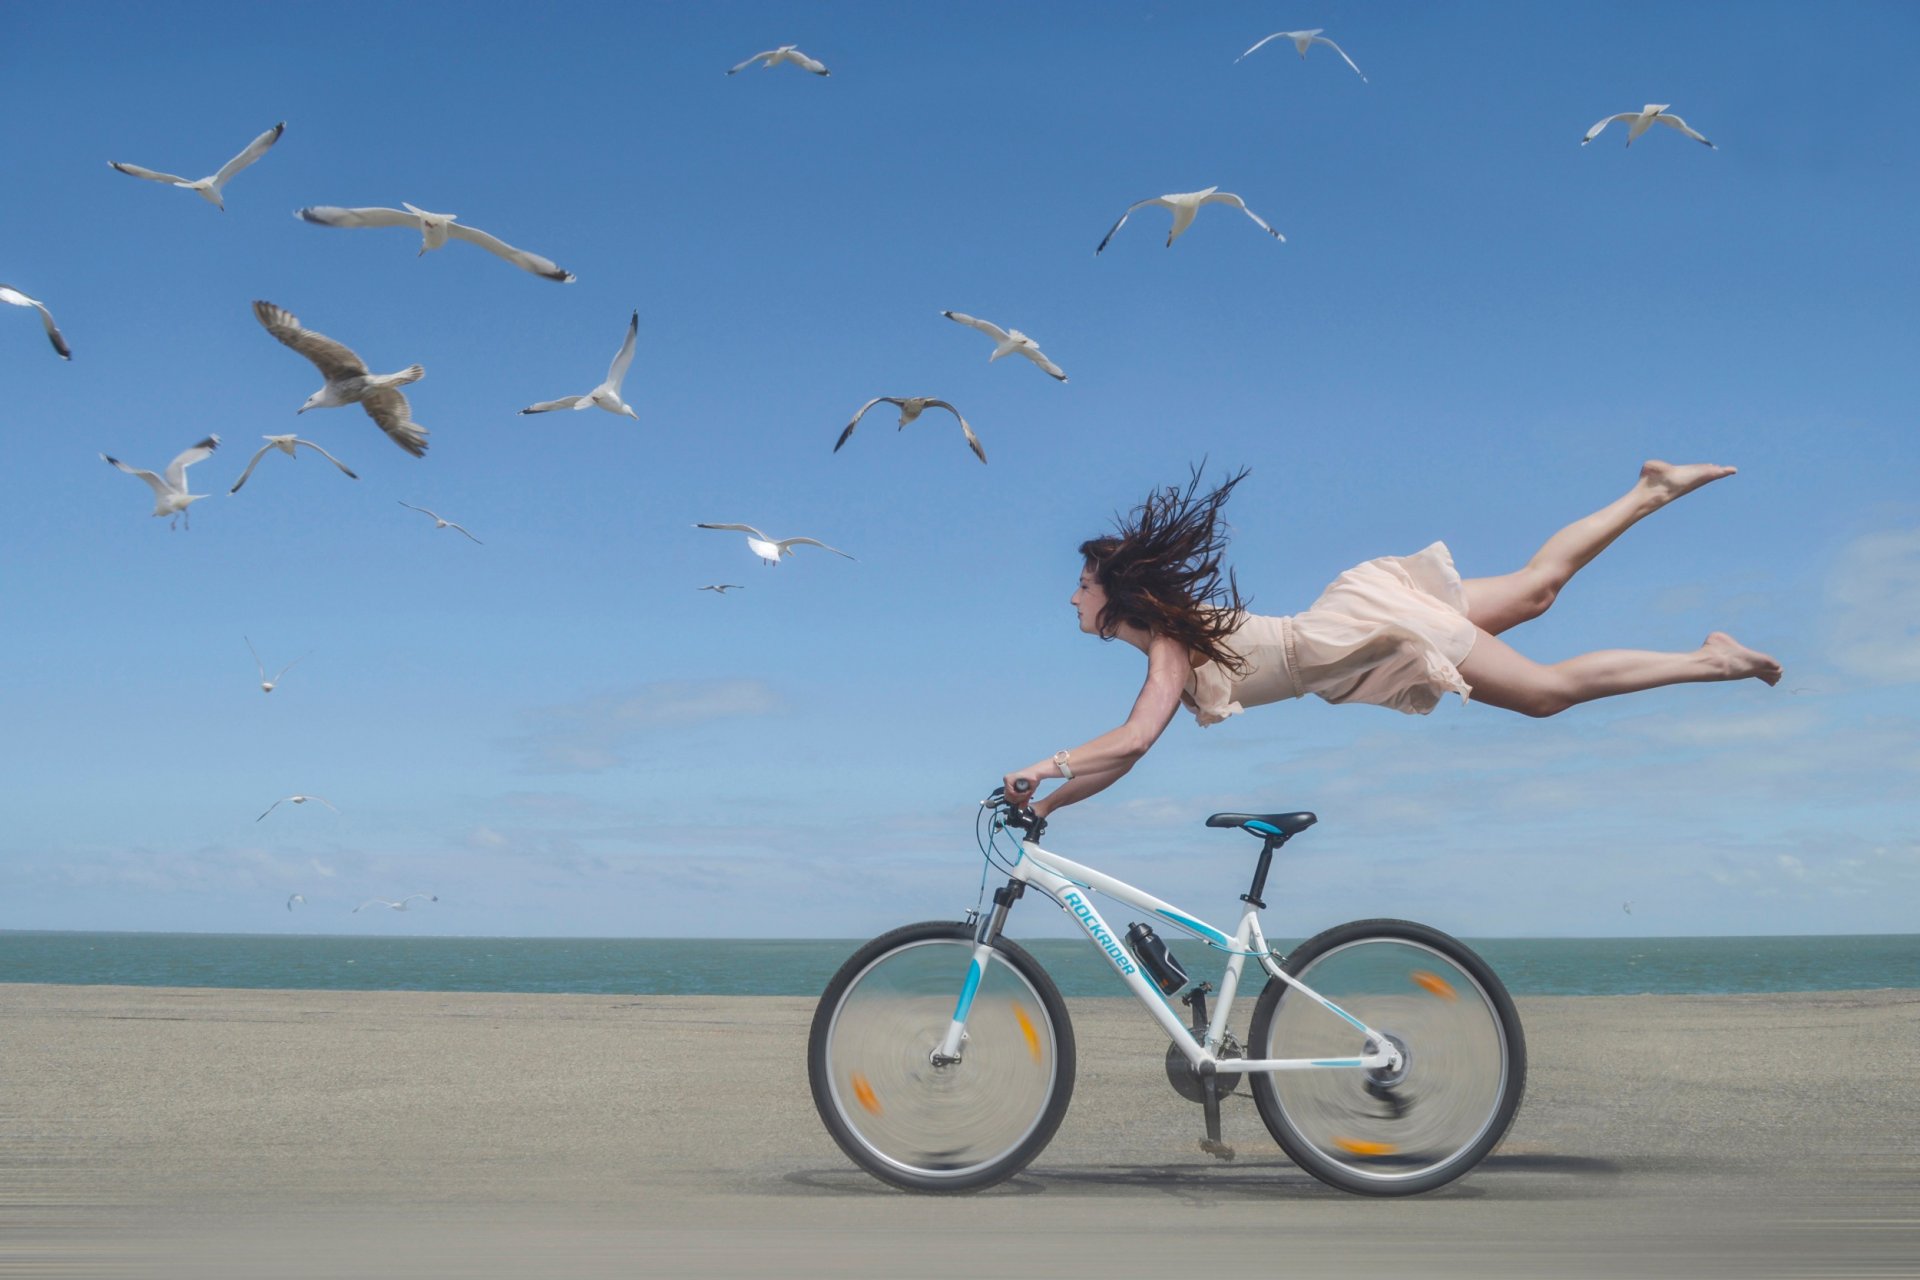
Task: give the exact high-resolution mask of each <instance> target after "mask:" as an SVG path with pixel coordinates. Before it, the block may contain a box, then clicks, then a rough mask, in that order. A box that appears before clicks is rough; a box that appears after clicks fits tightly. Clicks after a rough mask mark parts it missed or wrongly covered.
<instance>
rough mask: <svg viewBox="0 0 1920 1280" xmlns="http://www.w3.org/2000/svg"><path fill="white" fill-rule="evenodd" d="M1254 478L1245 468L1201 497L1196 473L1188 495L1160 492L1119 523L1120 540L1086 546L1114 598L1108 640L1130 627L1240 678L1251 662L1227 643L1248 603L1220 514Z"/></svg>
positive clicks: (1104, 618)
mask: <svg viewBox="0 0 1920 1280" xmlns="http://www.w3.org/2000/svg"><path fill="white" fill-rule="evenodd" d="M1201 465H1202V466H1204V465H1205V463H1202V464H1201ZM1246 478H1247V469H1246V468H1245V467H1242V468H1241V469H1240V470H1239V471H1236V472H1234V473H1233V474H1232V475H1230V476H1228V477H1227V478H1226V479H1225V480H1223V481H1222V482H1221V483H1220V484H1218V485H1216V486H1214V487H1213V488H1212V489H1210V490H1208V491H1207V492H1206V493H1201V492H1200V467H1195V468H1194V469H1193V475H1192V477H1191V478H1190V479H1189V480H1188V481H1187V485H1186V488H1185V489H1182V488H1181V487H1180V486H1179V485H1177V484H1173V485H1168V486H1167V487H1166V488H1164V489H1156V490H1155V491H1154V492H1153V493H1152V494H1150V495H1148V497H1147V500H1146V501H1145V502H1143V503H1141V504H1140V505H1139V506H1137V507H1135V508H1134V509H1133V510H1132V511H1130V512H1128V513H1127V514H1126V515H1125V516H1115V518H1114V525H1115V531H1114V533H1112V534H1109V535H1107V536H1105V537H1100V538H1090V539H1088V540H1087V541H1085V542H1083V543H1081V544H1080V554H1081V555H1082V556H1083V557H1085V559H1086V562H1087V569H1088V570H1089V571H1090V572H1091V573H1092V574H1093V576H1094V580H1095V581H1096V582H1098V583H1099V584H1100V587H1101V589H1102V590H1104V591H1105V592H1106V593H1107V606H1106V608H1104V609H1102V610H1101V611H1100V617H1099V630H1100V636H1101V638H1102V639H1105V640H1111V639H1113V637H1114V636H1115V635H1116V634H1117V633H1118V631H1119V629H1120V627H1121V625H1122V624H1123V623H1124V624H1130V625H1132V626H1136V627H1139V628H1141V629H1142V630H1144V631H1149V632H1152V633H1154V634H1156V635H1163V636H1171V637H1173V638H1174V639H1175V640H1178V641H1179V642H1180V643H1181V644H1184V645H1185V646H1186V647H1187V648H1188V649H1189V650H1191V651H1192V652H1194V653H1198V654H1202V655H1204V656H1205V657H1207V658H1210V659H1211V660H1213V661H1215V662H1218V663H1220V664H1221V665H1222V666H1224V667H1226V668H1227V669H1228V670H1230V671H1232V672H1234V673H1235V674H1236V675H1238V674H1240V673H1241V672H1242V671H1243V670H1244V668H1245V663H1244V661H1243V660H1242V659H1241V658H1240V657H1239V656H1238V655H1236V654H1234V653H1233V652H1231V651H1230V650H1228V649H1227V648H1226V646H1225V644H1224V641H1225V640H1226V638H1227V637H1228V636H1230V635H1232V634H1233V632H1234V630H1235V629H1236V628H1238V627H1239V625H1240V622H1241V619H1242V618H1243V617H1244V616H1245V614H1246V611H1247V602H1246V601H1245V600H1244V599H1242V598H1241V596H1240V587H1239V584H1238V583H1236V582H1235V581H1234V577H1233V570H1231V569H1228V570H1227V571H1226V573H1225V576H1224V578H1223V577H1222V574H1221V568H1220V561H1221V557H1222V556H1223V555H1224V554H1225V553H1226V549H1227V526H1226V521H1224V520H1222V519H1221V517H1220V509H1221V508H1222V507H1224V506H1225V505H1226V502H1227V498H1228V497H1229V496H1231V495H1232V493H1233V488H1234V486H1235V485H1237V484H1239V483H1240V482H1241V481H1242V480H1244V479H1246Z"/></svg>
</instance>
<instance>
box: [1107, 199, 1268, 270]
mask: <svg viewBox="0 0 1920 1280" xmlns="http://www.w3.org/2000/svg"><path fill="white" fill-rule="evenodd" d="M1150 204H1157V205H1163V206H1165V207H1166V208H1168V209H1171V210H1173V229H1172V230H1171V231H1169V232H1167V247H1168V248H1172V247H1173V242H1174V241H1175V240H1178V239H1179V238H1180V236H1181V234H1182V233H1183V232H1185V231H1186V229H1187V228H1188V227H1190V226H1192V225H1193V215H1194V214H1196V213H1198V212H1200V206H1201V205H1203V204H1230V205H1232V206H1233V207H1234V208H1236V209H1238V210H1239V211H1240V212H1242V213H1244V214H1246V215H1247V216H1248V217H1249V218H1252V219H1253V221H1254V224H1255V225H1256V226H1258V227H1259V228H1260V229H1261V230H1262V231H1264V232H1266V233H1267V234H1268V235H1270V236H1272V237H1273V238H1274V239H1275V240H1278V241H1280V242H1282V243H1285V242H1286V239H1287V238H1286V237H1285V236H1283V235H1281V234H1280V233H1279V232H1278V231H1275V230H1274V229H1273V228H1272V227H1270V226H1268V225H1267V224H1266V223H1265V222H1263V221H1261V218H1260V215H1259V214H1257V213H1255V212H1254V211H1253V210H1251V209H1249V208H1247V202H1246V201H1245V200H1242V199H1241V198H1240V197H1239V196H1236V195H1234V194H1233V193H1232V192H1231V191H1222V190H1221V189H1220V188H1218V187H1208V188H1207V189H1206V190H1205V191H1189V192H1186V193H1185V194H1184V195H1167V196H1154V197H1153V198H1152V199H1150V200H1136V201H1134V202H1133V203H1132V204H1130V205H1128V206H1127V211H1126V212H1125V213H1123V214H1121V215H1120V221H1118V222H1116V223H1114V224H1113V229H1112V230H1111V231H1108V232H1107V234H1106V237H1105V239H1102V240H1101V241H1100V248H1098V249H1095V250H1094V252H1095V253H1096V254H1097V253H1099V252H1100V250H1101V249H1104V248H1106V247H1107V241H1108V240H1111V239H1113V234H1114V232H1115V231H1118V230H1120V228H1122V227H1124V226H1126V225H1127V219H1128V218H1131V217H1132V216H1133V211H1134V210H1135V209H1139V208H1141V207H1143V206H1145V205H1150Z"/></svg>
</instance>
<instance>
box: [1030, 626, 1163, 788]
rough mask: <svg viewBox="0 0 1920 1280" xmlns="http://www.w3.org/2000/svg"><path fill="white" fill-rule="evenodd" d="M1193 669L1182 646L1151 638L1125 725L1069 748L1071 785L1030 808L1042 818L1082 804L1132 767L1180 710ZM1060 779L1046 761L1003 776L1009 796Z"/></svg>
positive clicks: (1160, 637) (1056, 766)
mask: <svg viewBox="0 0 1920 1280" xmlns="http://www.w3.org/2000/svg"><path fill="white" fill-rule="evenodd" d="M1192 669H1193V661H1192V659H1191V658H1190V657H1189V656H1188V653H1187V647H1186V646H1185V645H1183V644H1181V643H1180V642H1179V641H1177V640H1173V639H1170V638H1169V637H1166V636H1156V637H1154V638H1153V639H1152V640H1151V641H1149V642H1148V644H1147V682H1146V683H1145V684H1144V685H1142V686H1141V687H1140V696H1139V697H1138V698H1135V699H1134V702H1133V710H1132V712H1131V713H1129V714H1128V716H1127V721H1126V723H1125V724H1123V725H1121V726H1120V727H1119V728H1117V729H1110V730H1108V731H1107V732H1106V733H1103V734H1101V735H1100V736H1099V737H1097V738H1095V739H1094V740H1093V741H1091V742H1083V743H1081V744H1080V745H1079V746H1077V747H1073V748H1071V749H1070V750H1069V751H1068V753H1067V755H1068V761H1067V767H1068V768H1069V769H1072V770H1073V778H1072V780H1071V781H1068V782H1064V783H1062V784H1061V785H1060V786H1058V787H1055V788H1054V789H1053V790H1052V791H1051V792H1049V793H1048V794H1047V796H1046V798H1045V799H1042V800H1039V801H1036V802H1035V803H1034V806H1033V807H1034V810H1035V811H1036V812H1038V813H1039V814H1040V816H1041V817H1043V818H1044V817H1046V816H1047V815H1048V814H1050V813H1052V812H1053V811H1054V810H1056V809H1058V808H1060V807H1061V806H1062V805H1069V804H1072V803H1073V802H1074V801H1076V800H1084V799H1086V798H1087V797H1088V796H1090V795H1093V794H1095V793H1096V792H1099V791H1104V790H1106V789H1107V788H1108V787H1110V786H1112V785H1113V784H1114V783H1115V782H1116V781H1118V780H1119V779H1120V778H1121V777H1123V776H1124V775H1125V774H1126V772H1127V770H1129V769H1131V768H1133V766H1134V764H1135V762H1137V761H1138V760H1139V759H1140V757H1142V756H1144V755H1146V754H1147V750H1148V748H1150V747H1152V746H1153V744H1154V743H1155V742H1157V741H1159V739H1160V735H1161V733H1162V732H1164V731H1165V729H1166V727H1167V725H1168V723H1169V722H1171V721H1172V719H1173V713H1174V712H1175V711H1178V710H1179V709H1180V692H1181V690H1183V689H1184V688H1186V684H1187V675H1188V673H1189V672H1190V671H1192ZM1062 776H1064V775H1063V774H1062V773H1061V770H1060V766H1059V765H1057V764H1055V763H1054V762H1053V758H1052V757H1051V756H1049V757H1048V758H1047V759H1045V760H1042V761H1039V762H1038V763H1036V764H1031V765H1028V766H1027V767H1026V768H1024V769H1021V770H1019V771H1018V772H1016V773H1010V774H1008V775H1007V776H1006V779H1005V782H1006V788H1007V794H1009V795H1013V794H1015V791H1016V788H1015V785H1014V784H1015V783H1016V782H1017V781H1019V780H1021V779H1025V780H1026V781H1027V782H1029V783H1031V784H1032V785H1033V787H1034V788H1035V789H1037V788H1038V787H1039V785H1040V783H1042V782H1044V781H1046V780H1047V779H1049V778H1059V777H1062Z"/></svg>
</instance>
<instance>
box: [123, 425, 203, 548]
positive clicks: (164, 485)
mask: <svg viewBox="0 0 1920 1280" xmlns="http://www.w3.org/2000/svg"><path fill="white" fill-rule="evenodd" d="M219 447H220V437H219V436H208V437H207V438H206V439H205V440H202V441H201V442H200V443H199V444H196V445H194V446H193V447H192V448H191V449H183V450H181V451H180V453H179V454H178V455H177V456H176V457H175V458H174V460H173V461H172V462H169V463H168V464H167V473H166V474H165V475H164V476H157V475H155V474H153V472H151V471H145V470H142V469H141V468H139V467H130V466H128V465H127V464H126V463H124V462H122V461H120V459H118V458H114V457H109V456H108V455H107V454H104V453H103V454H101V455H100V456H101V457H102V458H103V459H105V460H106V461H108V462H110V463H112V464H113V465H114V466H116V467H118V468H120V470H122V471H124V472H126V473H127V474H128V475H130V476H138V477H139V478H140V479H142V480H145V481H146V482H147V487H148V488H150V489H152V490H153V514H155V515H156V516H171V517H172V519H171V520H169V521H168V522H167V528H169V529H171V528H173V527H174V526H175V525H177V524H178V523H179V522H180V517H182V516H184V515H186V514H187V508H188V507H191V506H192V505H193V504H194V503H196V502H198V501H200V499H202V498H206V497H211V496H212V495H210V494H205V493H188V492H187V468H188V467H190V466H192V465H193V464H194V463H196V462H198V461H200V460H201V459H202V458H204V457H206V456H207V455H208V454H210V453H212V452H213V451H214V450H215V449H218V448H219ZM187 528H189V529H191V528H193V521H192V519H188V521H187Z"/></svg>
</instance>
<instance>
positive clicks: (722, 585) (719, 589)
mask: <svg viewBox="0 0 1920 1280" xmlns="http://www.w3.org/2000/svg"><path fill="white" fill-rule="evenodd" d="M745 589H746V588H744V587H742V586H741V585H740V584H739V583H737V582H709V583H708V584H707V585H706V586H704V587H700V588H698V590H701V591H711V592H713V593H714V594H715V595H719V596H723V595H725V594H727V592H729V591H744V590H745Z"/></svg>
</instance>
